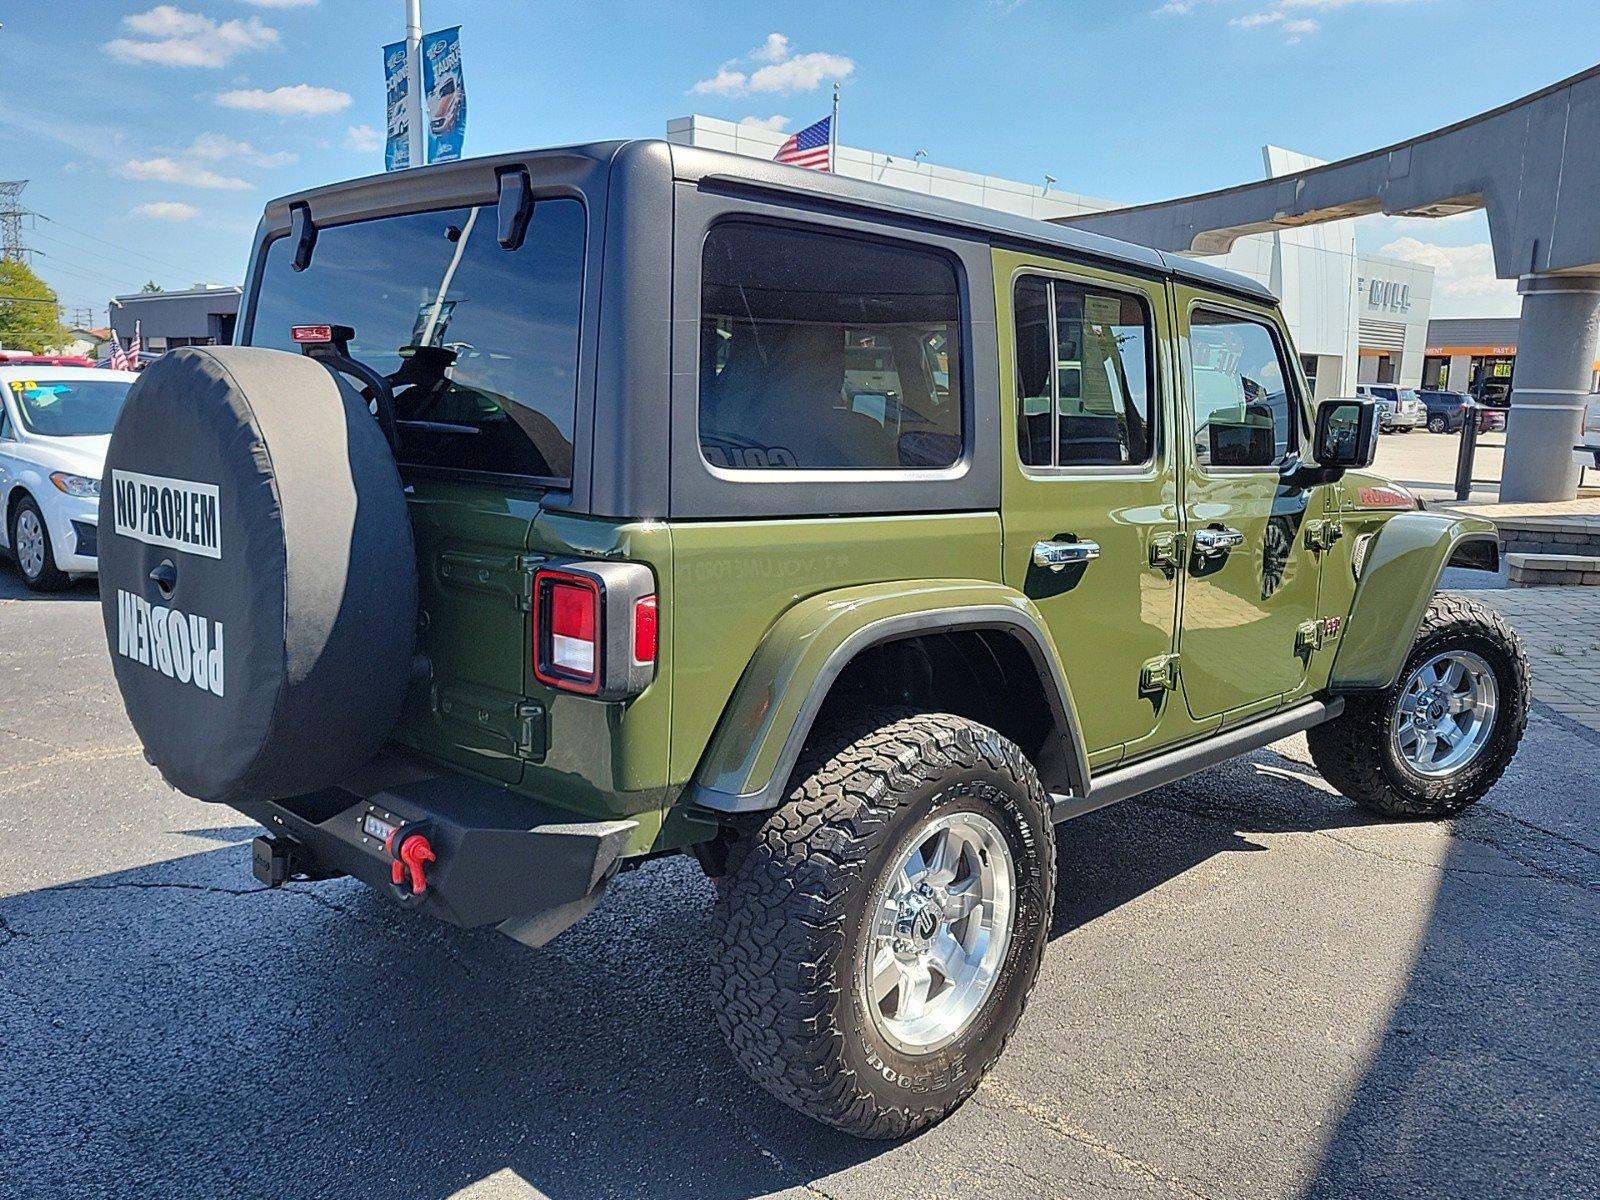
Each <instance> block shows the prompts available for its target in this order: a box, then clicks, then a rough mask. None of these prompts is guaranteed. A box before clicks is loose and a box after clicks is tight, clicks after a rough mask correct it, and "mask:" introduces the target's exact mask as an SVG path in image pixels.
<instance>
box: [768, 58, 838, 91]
mask: <svg viewBox="0 0 1600 1200" xmlns="http://www.w3.org/2000/svg"><path fill="white" fill-rule="evenodd" d="M855 69H856V64H855V62H854V61H853V60H851V59H848V58H846V57H845V56H844V55H842V54H822V53H812V54H796V55H795V56H794V57H793V58H788V59H785V60H784V61H783V62H776V63H769V64H768V65H766V66H764V67H761V68H760V69H758V70H756V71H755V72H753V73H752V74H751V76H750V90H751V91H752V92H811V91H815V90H816V89H817V88H818V87H820V86H821V85H822V82H823V80H833V81H838V80H840V79H843V78H845V76H847V75H849V74H851V73H852V72H853V71H854V70H855Z"/></svg>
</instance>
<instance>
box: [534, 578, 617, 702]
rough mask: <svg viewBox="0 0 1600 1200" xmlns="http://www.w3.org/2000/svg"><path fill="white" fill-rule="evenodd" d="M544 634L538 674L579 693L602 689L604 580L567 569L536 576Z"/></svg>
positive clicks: (539, 627) (540, 636) (540, 638)
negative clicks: (602, 584)
mask: <svg viewBox="0 0 1600 1200" xmlns="http://www.w3.org/2000/svg"><path fill="white" fill-rule="evenodd" d="M533 587H534V596H535V601H536V606H535V612H536V614H537V615H538V616H539V617H542V618H543V620H542V621H538V622H536V632H537V634H538V640H537V645H536V646H535V648H534V656H533V673H534V674H535V675H536V676H538V678H539V680H540V681H541V682H543V683H548V684H552V685H554V686H555V687H563V688H567V689H569V690H571V691H575V692H596V691H598V690H599V689H600V658H601V647H600V629H601V626H602V624H603V623H604V614H603V613H602V612H601V610H600V601H601V590H600V584H599V583H598V581H596V580H594V579H592V578H590V577H589V576H587V575H577V574H571V573H569V572H566V571H540V572H539V573H538V574H536V575H535V576H534V578H533Z"/></svg>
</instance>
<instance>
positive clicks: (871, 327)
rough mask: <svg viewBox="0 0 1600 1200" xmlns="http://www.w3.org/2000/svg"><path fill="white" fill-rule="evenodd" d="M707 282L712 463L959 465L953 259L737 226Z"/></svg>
mask: <svg viewBox="0 0 1600 1200" xmlns="http://www.w3.org/2000/svg"><path fill="white" fill-rule="evenodd" d="M701 286H702V292H701V314H700V405H699V410H700V449H701V453H702V454H703V455H704V456H705V459H706V461H707V462H708V463H710V464H711V465H712V466H715V467H723V468H730V469H738V470H747V469H757V470H761V469H768V470H770V469H779V470H797V469H798V470H828V469H831V470H863V471H882V470H915V469H936V468H940V467H949V466H952V465H954V464H955V463H956V462H957V461H958V460H959V459H960V457H961V453H962V430H963V428H964V424H963V403H964V401H963V396H962V387H961V367H960V356H961V346H960V316H959V314H960V298H959V292H958V288H957V282H956V273H955V268H954V267H953V266H952V265H951V263H950V262H949V260H948V259H946V258H945V257H944V256H943V255H941V254H938V253H935V252H933V251H929V250H919V249H916V248H913V247H909V246H902V245H890V244H886V243H882V242H874V241H867V240H864V239H861V238H854V237H845V236H841V235H838V234H832V233H823V232H820V231H814V230H804V229H794V228H789V227H782V226H776V225H761V224H754V223H746V222H729V223H725V224H722V225H718V226H716V227H714V228H713V229H712V230H711V232H710V233H709V234H708V235H707V237H706V243H705V254H704V260H703V267H702V285H701Z"/></svg>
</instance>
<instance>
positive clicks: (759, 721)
mask: <svg viewBox="0 0 1600 1200" xmlns="http://www.w3.org/2000/svg"><path fill="white" fill-rule="evenodd" d="M966 629H971V630H980V629H986V630H994V631H997V632H1001V633H1004V634H1006V635H1007V636H1009V637H1012V638H1014V639H1016V641H1017V642H1018V643H1019V644H1020V645H1021V646H1022V647H1023V649H1024V650H1026V651H1027V653H1028V657H1029V660H1030V661H1031V662H1032V663H1033V666H1034V669H1035V670H1036V671H1037V672H1038V674H1039V681H1040V684H1041V687H1042V689H1043V691H1044V694H1045V696H1046V698H1047V700H1048V701H1049V703H1050V706H1051V710H1052V711H1051V717H1052V721H1053V723H1054V725H1055V728H1056V733H1057V737H1056V739H1055V740H1054V745H1055V747H1056V748H1058V750H1059V754H1058V755H1056V756H1055V757H1056V758H1058V759H1059V762H1052V763H1049V764H1045V763H1041V764H1040V774H1041V776H1045V775H1047V774H1048V776H1049V777H1048V778H1045V780H1044V783H1045V786H1046V788H1047V790H1052V791H1063V790H1067V789H1070V790H1071V791H1072V792H1074V793H1075V794H1079V795H1081V794H1083V792H1084V790H1085V789H1086V788H1087V786H1088V778H1089V772H1088V755H1087V753H1086V752H1085V750H1084V746H1083V737H1082V734H1081V733H1080V731H1079V726H1078V721H1077V710H1076V708H1075V707H1074V705H1073V701H1072V692H1071V688H1070V687H1069V685H1068V683H1067V680H1066V677H1065V676H1064V675H1063V674H1062V671H1061V660H1060V657H1059V655H1057V653H1056V649H1055V643H1054V641H1053V640H1052V639H1051V637H1050V633H1049V630H1048V628H1047V627H1046V626H1045V623H1044V621H1043V619H1042V618H1041V617H1040V615H1039V611H1038V609H1037V608H1036V607H1035V606H1034V604H1033V602H1032V601H1030V600H1029V599H1028V598H1027V597H1026V596H1024V595H1023V594H1022V593H1020V592H1018V591H1016V590H1015V589H1012V588H1008V587H1005V586H1003V585H1001V584H998V583H986V582H981V581H967V580H919V581H917V582H916V583H914V584H912V583H905V582H898V583H887V584H869V585H866V586H863V587H853V588H844V589H840V590H838V591H833V592H825V593H822V594H821V595H818V596H812V597H809V598H807V599H805V600H802V601H800V602H799V603H798V604H796V605H794V606H793V607H791V608H790V609H788V610H787V611H786V612H785V613H784V614H783V615H782V616H781V617H779V618H778V620H777V621H776V622H774V624H773V626H772V628H771V629H769V630H768V631H767V633H766V635H765V636H764V637H763V638H762V640H761V643H760V645H758V646H757V647H756V651H755V654H754V655H752V657H751V660H750V663H749V665H748V666H747V667H746V668H745V671H744V674H743V675H742V676H740V678H739V682H738V684H737V686H736V687H735V688H734V690H733V695H732V696H731V697H730V698H729V700H728V703H727V704H726V706H724V708H723V712H722V716H721V718H720V719H719V720H718V722H717V726H716V729H715V730H714V731H713V733H712V735H711V740H710V741H709V743H708V744H707V746H706V749H705V751H704V753H703V754H702V755H701V758H700V764H699V766H698V768H697V769H696V771H695V775H694V779H693V781H692V782H691V783H690V785H689V787H688V789H687V791H686V798H687V799H688V800H689V801H690V802H691V803H693V804H697V805H699V806H700V807H702V808H708V809H712V810H715V811H718V812H724V813H744V812H759V811H762V810H765V809H772V808H776V807H777V806H778V805H779V804H781V803H782V802H783V795H784V789H785V788H786V787H787V786H788V782H789V776H790V774H791V773H792V772H793V770H794V765H795V763H796V762H797V761H798V760H799V758H800V753H801V751H802V749H803V748H804V746H805V743H806V739H807V738H808V737H809V736H810V733H811V728H812V725H813V724H814V722H815V721H816V718H817V714H818V712H819V711H820V710H821V708H822V705H823V702H824V701H825V700H826V699H827V696H828V692H829V690H830V689H831V688H832V687H833V684H834V682H835V681H836V680H837V679H838V678H839V676H840V674H842V673H843V671H844V669H845V668H846V667H847V666H848V665H849V664H850V662H851V661H852V660H853V659H854V658H856V656H857V655H859V654H860V653H861V652H862V651H864V650H867V649H869V648H871V647H873V646H877V645H882V644H883V643H885V642H893V641H899V640H902V639H905V638H912V637H917V636H922V635H928V634H939V633H949V632H953V631H958V630H966Z"/></svg>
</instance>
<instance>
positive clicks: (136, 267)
mask: <svg viewBox="0 0 1600 1200" xmlns="http://www.w3.org/2000/svg"><path fill="white" fill-rule="evenodd" d="M35 234H36V236H38V237H41V238H43V239H44V240H45V241H47V242H49V243H50V244H51V245H52V246H65V247H66V248H67V249H68V250H82V251H83V252H84V253H85V254H93V255H97V256H99V257H101V258H104V259H105V260H107V261H108V262H112V263H115V264H116V265H117V266H119V267H126V268H128V269H129V270H133V271H139V272H146V271H149V269H150V268H149V267H146V266H142V265H140V264H139V263H136V262H132V261H129V260H128V259H125V258H119V257H117V255H115V254H107V253H106V252H105V251H103V250H95V249H93V248H92V247H89V246H80V245H77V244H75V243H73V242H69V241H66V240H64V239H62V238H58V237H52V236H51V235H50V234H48V233H39V232H38V231H37V230H35ZM36 253H39V254H43V253H44V251H42V250H40V251H37V252H36ZM49 257H51V258H58V257H59V256H58V255H50V256H49ZM79 265H82V264H79ZM106 278H107V279H111V278H116V277H114V276H110V275H108V276H106ZM140 282H143V281H142V280H141V281H140Z"/></svg>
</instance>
